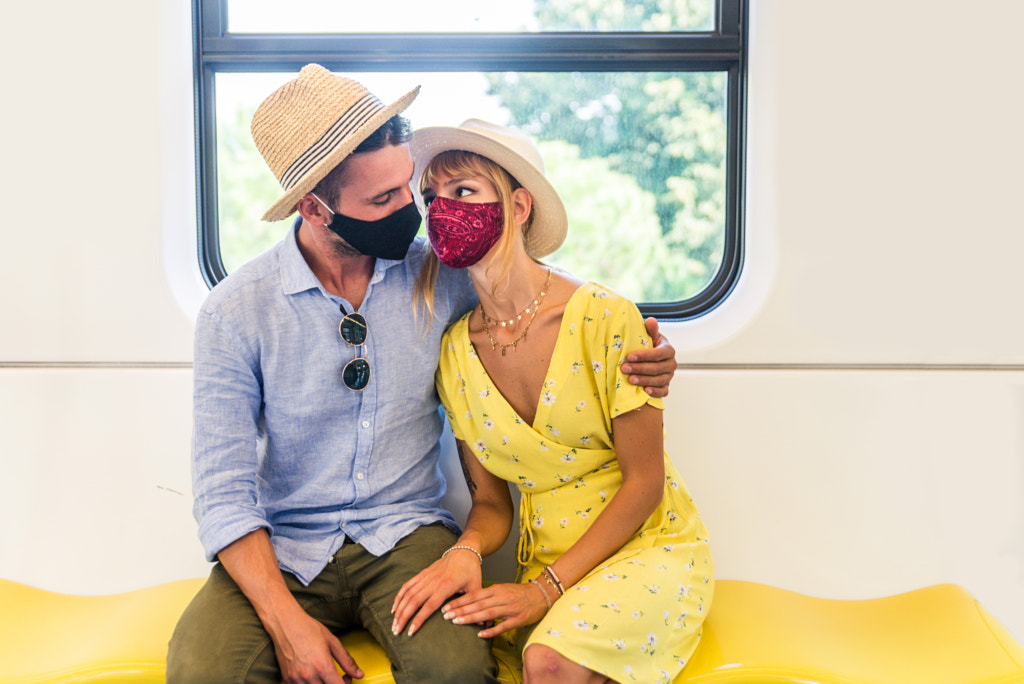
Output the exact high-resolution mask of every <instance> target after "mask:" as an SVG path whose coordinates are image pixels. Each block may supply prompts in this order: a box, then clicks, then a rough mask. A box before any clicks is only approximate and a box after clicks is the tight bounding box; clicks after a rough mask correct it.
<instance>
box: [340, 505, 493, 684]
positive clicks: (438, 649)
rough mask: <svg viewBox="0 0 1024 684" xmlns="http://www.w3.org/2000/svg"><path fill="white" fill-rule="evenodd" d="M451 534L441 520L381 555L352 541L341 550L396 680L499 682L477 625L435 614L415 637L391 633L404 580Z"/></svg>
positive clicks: (412, 683)
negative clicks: (394, 606) (460, 623)
mask: <svg viewBox="0 0 1024 684" xmlns="http://www.w3.org/2000/svg"><path fill="white" fill-rule="evenodd" d="M455 539H456V537H455V535H454V534H452V532H451V531H449V530H448V529H447V528H445V527H443V526H442V525H428V526H425V527H421V528H419V529H418V530H416V531H415V532H413V533H412V534H410V535H409V536H408V537H406V538H405V539H403V540H402V541H400V542H399V543H398V544H397V545H396V546H395V548H394V549H392V550H391V551H390V552H389V553H387V554H385V555H383V556H381V557H379V558H376V557H374V556H372V555H371V554H369V553H367V552H366V551H364V550H363V548H362V547H361V546H358V545H356V544H352V545H346V546H345V547H343V548H342V550H341V552H340V553H339V556H340V557H341V558H342V559H343V563H344V566H345V567H346V568H347V569H348V571H349V578H350V581H351V583H352V585H353V586H354V587H358V588H359V589H360V592H361V604H360V607H359V611H360V618H361V620H362V622H363V624H364V625H365V627H366V629H367V630H369V631H370V633H371V634H373V636H374V638H376V639H377V641H378V642H380V643H381V645H383V646H384V649H385V650H386V651H387V654H388V657H389V658H390V659H391V672H392V674H393V676H394V678H395V681H396V682H398V684H423V683H424V682H430V683H431V684H444V683H445V682H450V683H452V684H468V683H476V682H479V683H481V684H484V683H486V684H494V683H495V682H496V681H497V678H496V674H497V665H496V663H495V661H494V657H493V656H492V655H491V642H490V640H489V639H481V638H480V637H478V636H477V635H476V633H477V632H478V631H480V628H479V627H477V626H475V625H455V624H452V623H451V622H449V621H448V620H445V619H444V618H443V617H441V614H440V613H436V614H434V615H433V616H431V617H430V618H429V619H428V620H427V621H426V622H424V623H423V626H422V627H420V629H419V631H417V632H416V635H415V636H412V637H410V636H408V635H407V634H404V633H403V634H401V635H398V636H395V635H394V634H392V633H391V623H392V620H393V616H392V614H391V606H392V604H393V603H394V600H395V596H396V595H397V594H398V590H399V589H400V588H401V587H402V584H404V583H405V582H406V581H407V580H409V579H411V578H412V577H413V576H415V575H416V573H418V572H419V571H421V570H422V569H423V568H425V567H427V566H428V565H430V564H431V563H433V562H434V561H435V560H437V559H438V558H440V557H441V554H442V553H444V551H445V550H446V549H447V548H448V547H450V546H451V545H452V544H454V543H455Z"/></svg>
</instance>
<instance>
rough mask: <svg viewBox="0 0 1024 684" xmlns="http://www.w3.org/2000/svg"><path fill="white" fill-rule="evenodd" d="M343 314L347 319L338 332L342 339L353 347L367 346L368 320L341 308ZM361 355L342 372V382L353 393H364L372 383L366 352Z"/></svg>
mask: <svg viewBox="0 0 1024 684" xmlns="http://www.w3.org/2000/svg"><path fill="white" fill-rule="evenodd" d="M341 313H343V314H345V317H344V318H342V319H341V323H339V324H338V332H340V333H341V339H343V340H345V342H347V343H348V344H349V346H352V347H362V346H364V345H365V344H366V334H367V327H366V319H365V318H363V314H361V313H348V312H347V311H345V307H344V306H342V307H341ZM357 353H358V354H359V355H358V356H356V358H354V359H352V360H351V361H349V362H348V363H346V364H345V368H344V369H343V370H342V371H341V380H342V382H344V383H345V387H348V388H349V389H350V390H352V391H353V392H362V391H363V390H364V389H366V386H367V385H368V384H369V383H370V362H369V361H367V360H366V350H365V349H362V350H359V351H358V352H357Z"/></svg>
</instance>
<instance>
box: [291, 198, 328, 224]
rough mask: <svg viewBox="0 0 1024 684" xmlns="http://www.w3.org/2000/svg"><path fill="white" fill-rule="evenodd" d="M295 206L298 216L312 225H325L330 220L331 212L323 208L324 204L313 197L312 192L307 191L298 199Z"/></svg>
mask: <svg viewBox="0 0 1024 684" xmlns="http://www.w3.org/2000/svg"><path fill="white" fill-rule="evenodd" d="M296 207H297V208H298V210H299V216H301V217H302V218H303V220H305V221H306V223H308V224H310V225H312V226H326V225H327V224H329V223H330V222H331V212H329V211H327V209H326V208H324V205H322V204H320V202H319V201H318V200H317V199H316V198H315V197H313V193H311V192H307V193H306V195H305V196H304V197H303V198H302V199H300V200H299V201H298V203H297V204H296Z"/></svg>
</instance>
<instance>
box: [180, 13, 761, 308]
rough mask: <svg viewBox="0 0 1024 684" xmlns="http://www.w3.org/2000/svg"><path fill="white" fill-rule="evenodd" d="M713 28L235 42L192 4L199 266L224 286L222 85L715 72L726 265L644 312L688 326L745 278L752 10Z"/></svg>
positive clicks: (245, 38)
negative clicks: (286, 77) (229, 81)
mask: <svg viewBox="0 0 1024 684" xmlns="http://www.w3.org/2000/svg"><path fill="white" fill-rule="evenodd" d="M713 1H714V3H715V26H714V27H713V29H712V30H710V31H692V32H685V33H634V32H610V33H584V32H551V33H373V34H365V33H363V34H355V33H334V34H262V33H245V34H232V33H229V32H228V30H227V27H228V0H192V11H193V29H194V41H193V45H194V61H193V67H194V74H195V81H194V82H195V92H194V95H195V107H196V110H195V111H196V132H197V134H196V165H197V170H196V172H197V188H196V192H197V206H198V217H197V219H198V236H197V240H198V254H199V266H200V271H201V273H202V276H203V279H204V280H205V281H206V283H207V285H208V286H210V287H213V286H214V285H216V284H217V283H218V282H220V281H221V280H223V279H224V278H225V277H226V276H227V271H226V269H225V268H224V264H223V261H222V260H221V256H220V233H219V230H218V216H217V211H218V201H217V200H218V198H217V140H216V131H217V127H216V101H215V97H216V94H215V87H214V83H215V77H216V74H217V73H231V72H233V73H260V72H272V71H285V72H295V73H297V72H298V71H299V69H301V68H302V67H303V66H305V65H306V64H308V63H310V62H316V63H318V64H321V65H323V66H324V67H325V68H327V69H329V70H331V71H334V72H338V73H351V72H373V71H381V72H399V71H405V72H408V73H415V72H421V71H423V72H429V71H454V72H461V71H468V72H474V71H548V72H567V71H568V72H571V71H719V72H725V73H726V75H727V86H726V129H727V138H726V155H725V164H726V206H725V234H724V237H723V253H722V260H721V264H720V266H719V268H718V271H717V272H716V273H715V276H714V277H713V278H712V280H711V281H710V282H709V283H708V285H707V286H706V287H705V288H704V289H703V290H701V291H700V292H699V293H697V294H696V295H694V296H693V297H690V298H688V299H684V300H678V301H673V302H641V303H638V306H639V307H640V310H641V311H642V312H643V314H644V315H645V316H656V317H657V318H659V319H661V320H670V321H678V320H687V319H692V318H695V317H697V316H700V315H702V314H705V313H707V312H708V311H711V310H712V309H714V308H715V307H716V306H718V305H719V304H720V303H721V302H722V301H723V300H724V299H725V297H726V296H727V295H728V294H729V293H730V292H731V291H732V289H733V287H734V286H735V284H736V282H737V280H738V279H739V274H740V270H741V268H742V266H743V257H744V249H743V242H744V241H743V234H744V225H743V224H744V213H743V207H744V185H745V183H744V176H745V163H744V159H745V156H744V148H745V128H746V71H747V64H746V62H747V57H746V56H747V41H746V25H747V3H748V0H713Z"/></svg>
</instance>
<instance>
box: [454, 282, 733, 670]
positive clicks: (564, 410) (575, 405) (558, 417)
mask: <svg viewBox="0 0 1024 684" xmlns="http://www.w3.org/2000/svg"><path fill="white" fill-rule="evenodd" d="M468 318H469V316H468V314H467V316H466V317H464V318H462V319H461V320H460V321H458V322H457V323H456V324H455V325H453V326H452V327H451V329H449V330H448V332H447V333H446V334H445V338H444V340H443V342H442V354H441V362H440V366H439V368H438V372H437V378H436V380H437V383H436V384H437V389H438V393H439V394H440V397H441V401H442V403H443V404H444V408H445V412H446V413H447V414H448V419H449V422H450V423H451V425H452V429H453V431H454V433H455V435H456V437H458V438H459V439H461V440H463V441H465V442H466V443H467V444H468V445H469V446H470V448H471V449H472V451H473V453H474V454H475V455H476V457H477V459H478V460H479V461H480V463H481V464H483V466H484V467H485V468H486V469H487V470H488V471H489V472H491V473H493V474H495V475H496V476H498V477H500V478H502V479H504V480H507V481H509V482H513V483H515V484H516V485H518V487H519V491H520V511H519V513H520V516H519V518H520V522H519V555H520V559H519V561H520V564H521V567H520V568H519V581H521V582H527V581H529V580H530V579H532V578H535V577H537V576H538V575H539V574H540V572H541V570H542V569H543V568H544V566H546V565H549V564H551V563H553V562H554V561H555V560H556V559H557V558H558V557H559V556H561V555H562V554H563V553H565V551H566V550H568V549H569V547H571V546H572V545H573V543H575V541H576V540H577V539H579V538H580V536H581V535H582V534H583V533H584V532H585V531H586V529H587V527H588V526H589V525H590V524H591V523H592V522H593V520H594V519H595V518H597V516H598V515H599V514H600V513H601V511H602V510H604V507H605V506H606V505H607V504H608V502H609V501H610V500H611V498H612V497H613V496H614V495H615V493H616V491H618V488H619V486H620V485H621V483H622V474H621V472H620V470H619V466H618V461H617V459H616V456H615V448H614V444H613V442H612V419H613V418H615V417H616V416H618V415H620V414H623V413H627V412H629V411H632V410H634V409H637V408H639V407H640V406H642V405H643V404H644V403H648V404H651V405H652V406H654V407H656V408H659V409H661V408H663V405H662V402H661V400H660V399H655V398H652V397H650V396H648V395H647V394H646V393H645V392H643V390H641V389H639V388H638V387H636V386H634V385H630V384H629V382H628V379H627V377H626V376H625V375H623V373H622V372H621V371H620V370H619V365H620V364H621V363H622V362H623V361H624V360H625V354H626V353H627V352H629V351H633V350H635V349H638V348H640V347H641V346H644V347H649V346H650V345H651V341H650V338H649V337H648V335H647V332H646V330H645V329H644V325H643V320H642V318H641V316H640V313H639V311H637V309H636V306H634V305H633V303H632V302H630V301H629V300H627V299H624V298H622V297H620V296H618V295H616V294H613V293H612V292H611V291H609V290H607V289H605V288H603V287H601V286H599V285H597V284H594V283H586V284H584V285H582V286H581V287H580V288H579V289H578V290H577V291H576V292H575V293H574V294H573V296H572V297H571V299H570V300H569V302H568V303H567V304H566V308H565V313H564V315H563V317H562V324H561V329H560V330H559V334H558V339H557V341H556V343H555V348H554V351H553V352H552V359H551V363H550V366H549V368H548V373H547V376H546V379H545V382H544V386H543V390H542V393H541V397H540V402H539V404H538V406H537V414H536V418H535V420H534V424H533V425H527V424H526V422H525V421H523V420H522V419H521V418H520V417H519V415H518V414H517V413H516V412H515V411H514V410H513V409H512V407H511V406H510V405H509V404H508V402H506V401H505V398H504V397H503V396H502V395H501V393H500V392H498V390H497V388H496V387H495V386H494V384H493V383H492V382H491V380H490V378H489V376H488V375H487V371H486V370H484V367H483V365H482V364H481V363H480V360H479V358H478V357H477V355H476V350H475V349H474V347H473V345H472V343H471V342H470V340H469V328H468ZM713 591H714V570H713V567H712V561H711V551H710V547H709V542H708V534H707V530H706V529H705V527H704V524H703V522H702V521H701V519H700V517H699V514H698V512H697V508H696V506H695V505H694V503H693V500H692V499H691V498H690V496H689V494H688V493H687V491H686V487H685V485H684V484H683V481H682V480H681V479H680V478H679V476H678V474H677V473H676V470H675V468H674V467H673V465H672V462H671V461H670V460H669V459H668V458H667V457H666V458H665V489H664V497H663V499H662V502H661V505H660V506H659V507H658V509H657V510H656V511H655V512H654V513H653V514H652V515H651V516H650V518H648V519H647V521H646V522H645V523H644V524H643V525H642V526H641V527H640V529H639V530H637V532H636V533H634V535H633V536H632V537H631V538H630V539H629V541H628V542H627V543H626V544H625V545H624V546H623V547H622V548H621V549H620V550H619V551H618V553H616V554H615V555H613V556H612V557H610V558H609V559H608V560H607V561H606V562H604V563H603V564H601V565H600V566H599V567H597V568H595V569H594V570H593V571H592V572H591V573H590V574H588V575H587V576H586V577H584V578H583V579H581V580H580V581H579V582H577V583H576V584H575V585H574V586H572V587H571V588H569V587H566V591H565V595H564V596H563V597H562V598H560V599H559V600H558V601H557V602H556V603H555V605H554V607H553V608H552V609H551V610H550V611H548V613H547V615H545V617H544V618H543V619H542V620H541V621H540V622H539V623H537V624H536V625H533V626H531V627H530V628H521V629H519V630H515V631H512V632H506V633H505V634H503V635H501V637H498V638H497V639H496V640H495V653H496V655H497V656H498V657H499V658H501V659H502V660H503V661H505V662H506V663H508V662H509V659H510V658H512V659H514V660H515V661H516V664H517V665H518V666H519V667H520V668H521V660H520V655H521V653H522V650H523V648H525V647H527V646H529V645H530V644H534V643H542V644H545V645H547V646H549V647H550V648H553V649H555V650H556V651H558V652H559V653H561V654H562V655H564V656H566V657H568V658H570V659H571V660H573V661H575V662H578V663H581V664H582V665H584V666H585V667H587V668H590V669H592V670H595V671H597V672H600V673H602V674H604V675H605V676H607V677H610V678H611V679H613V680H615V681H619V682H633V681H636V682H643V683H644V684H649V683H651V682H671V681H672V680H673V679H674V678H675V676H676V675H677V674H678V673H679V672H680V671H681V670H682V668H683V666H684V665H685V664H686V661H687V660H688V659H689V657H690V655H691V654H692V653H693V650H694V649H695V648H696V646H697V643H698V642H699V641H700V635H701V627H702V624H703V621H704V617H705V616H706V615H707V612H708V609H709V608H710V607H711V598H712V594H713Z"/></svg>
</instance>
